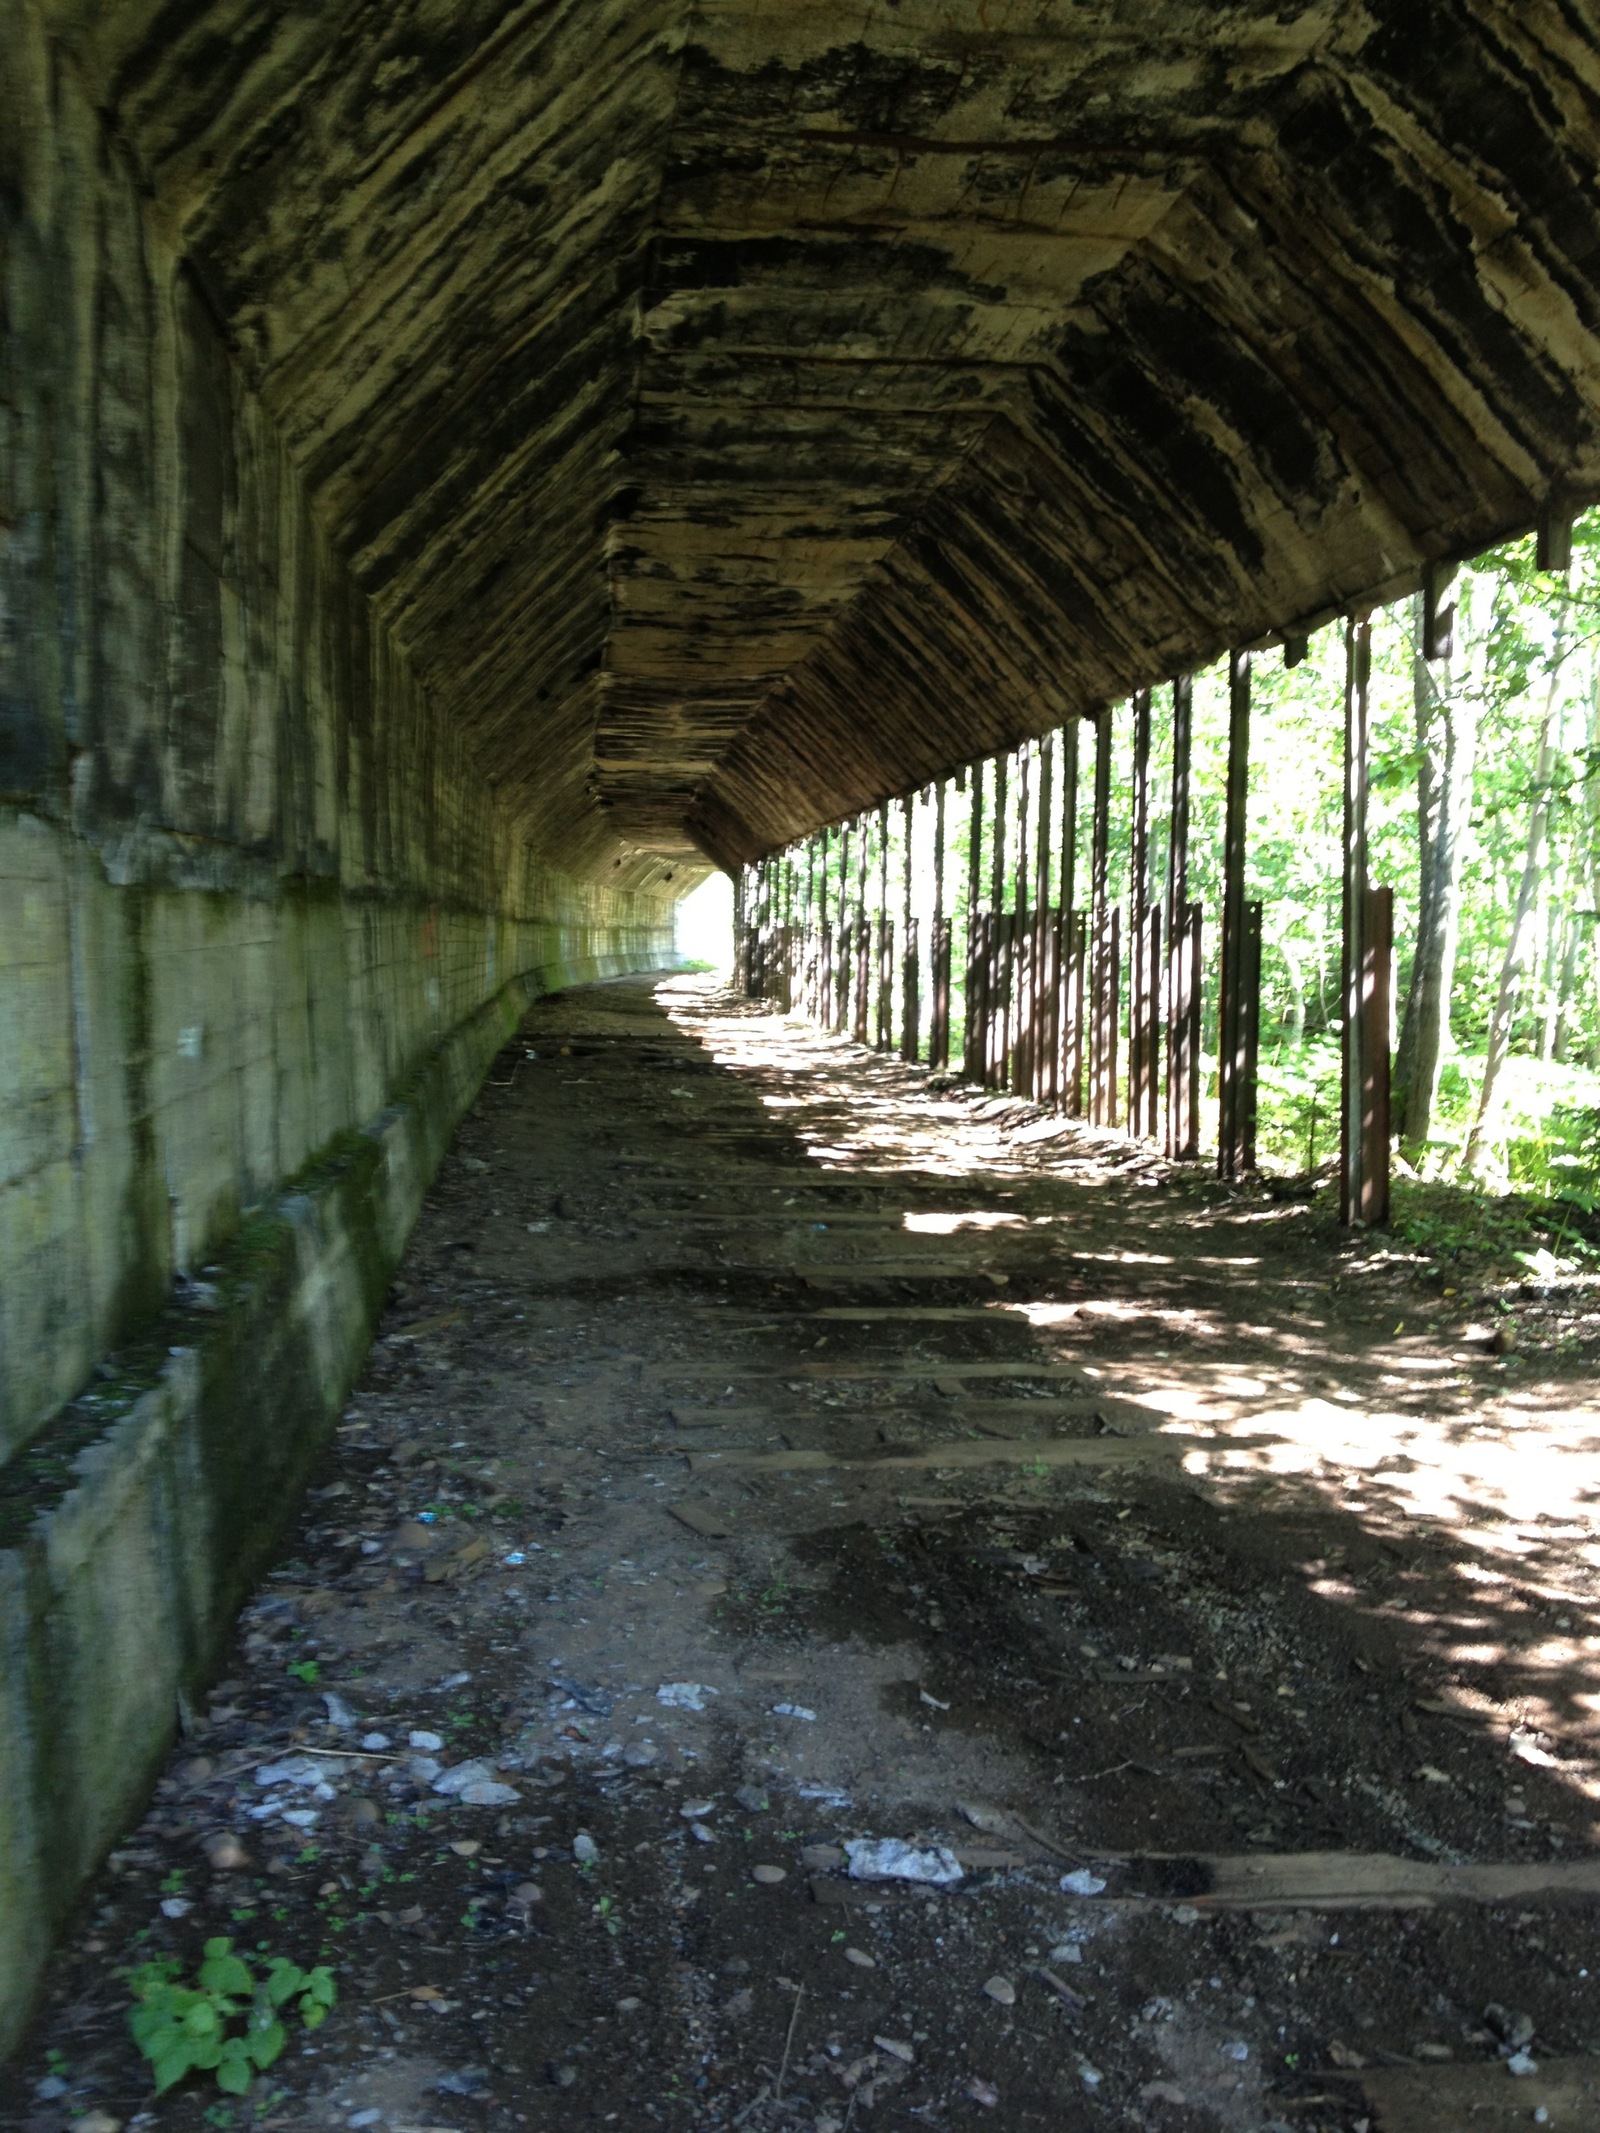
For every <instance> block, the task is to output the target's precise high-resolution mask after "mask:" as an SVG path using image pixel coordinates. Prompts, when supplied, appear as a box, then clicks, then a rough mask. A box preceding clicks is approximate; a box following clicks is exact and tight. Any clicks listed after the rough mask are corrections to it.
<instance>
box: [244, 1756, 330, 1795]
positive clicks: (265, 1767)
mask: <svg viewBox="0 0 1600 2133" xmlns="http://www.w3.org/2000/svg"><path fill="white" fill-rule="evenodd" d="M343 1768H344V1765H343V1763H341V1762H339V1761H338V1760H337V1759H336V1758H335V1757H332V1756H322V1757H320V1758H317V1759H315V1760H314V1759H313V1758H312V1757H311V1756H309V1755H288V1756H285V1757H284V1759H283V1761H282V1762H281V1763H263V1764H262V1765H261V1768H260V1769H259V1770H258V1771H257V1772H256V1783H257V1784H258V1785H260V1786H262V1787H263V1788H265V1787H266V1786H269V1785H320V1784H321V1783H322V1782H323V1780H324V1778H327V1777H330V1776H335V1777H336V1776H337V1775H338V1774H339V1773H340V1771H342V1770H343Z"/></svg>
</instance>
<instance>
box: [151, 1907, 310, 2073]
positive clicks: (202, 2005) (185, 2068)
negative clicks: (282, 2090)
mask: <svg viewBox="0 0 1600 2133" xmlns="http://www.w3.org/2000/svg"><path fill="white" fill-rule="evenodd" d="M182 1969H183V1966H182V1965H181V1963H179V1962H178V1961H177V1959H176V1958H175V1957H173V1956H163V1957H161V1958H159V1959H158V1960H156V1961H154V1962H148V1963H140V1964H139V1965H138V1967H137V1968H136V1969H133V1970H130V1971H129V1972H128V1985H129V1989H130V1990H131V1991H132V1993H133V1997H134V2000H135V2002H136V2004H135V2006H134V2007H133V2009H132V2010H131V2011H130V2013H129V2015H128V2027H129V2029H130V2030H131V2031H132V2032H133V2041H134V2043H135V2044H137V2045H138V2047H139V2049H140V2051H141V2052H142V2053H143V2054H144V2056H145V2058H147V2059H148V2060H149V2061H150V2066H151V2070H152V2072H153V2073H154V2075H155V2083H156V2094H157V2095H158V2096H161V2095H164V2094H165V2093H166V2091H167V2090H168V2089H170V2088H172V2087H173V2086H174V2085H175V2084H176V2083H177V2082H180V2081H181V2080H182V2079H183V2078H184V2076H185V2075H186V2074H189V2073H203V2074H215V2075H216V2077H217V2087H218V2088H219V2089H221V2090H222V2091H223V2092H224V2093H225V2094H226V2095H229V2096H243V2095H246V2094H247V2093H248V2091H249V2088H250V2084H251V2082H252V2081H253V2080H254V2079H255V2077H256V2075H257V2074H259V2073H265V2071H266V2069H267V2068H268V2067H269V2066H271V2065H272V2063H273V2061H274V2060H275V2059H276V2058H277V2057H278V2055H279V2054H280V2052H282V2050H283V2047H284V2045H285V2044H286V2043H287V2042H288V2035H287V2033H286V2031H285V2029H284V2026H283V2017H284V2015H285V2013H287V2012H289V2011H290V2010H289V2003H290V2002H291V2001H294V2002H295V2003H296V2007H295V2010H294V2011H296V2012H298V2014H299V2016H300V2021H301V2024H302V2026H303V2027H304V2028H306V2029H316V2028H317V2027H319V2025H320V2024H321V2023H323V2022H325V2021H326V2020H327V2018H328V2013H329V2010H330V2009H331V2008H332V2006H333V2004H334V2002H335V2000H336V1999H337V1998H338V1988H337V1987H336V1986H335V1984H334V1981H333V1972H332V1971H331V1970H330V1969H329V1968H328V1966H327V1965H326V1964H325V1963H322V1964H319V1965H318V1966H317V1967H316V1968H315V1969H314V1970H302V1969H300V1967H299V1966H298V1964H295V1963H291V1962H290V1961H288V1959H287V1958H286V1957H284V1956H281V1955H275V1956H273V1957H271V1958H270V1959H269V1961H268V1963H267V1966H266V1975H265V1976H264V1977H261V1978H258V1977H256V1976H255V1975H254V1974H253V1972H252V1971H251V1969H250V1966H249V1964H248V1963H247V1962H246V1961H245V1960H244V1958H243V1956H240V1955H235V1954H234V1952H233V1943H232V1941H230V1940H226V1939H218V1940H208V1941H207V1942H206V1944H205V1959H204V1961H203V1962H202V1963H201V1965H200V1969H199V1971H198V1973H197V1975H196V1979H195V1982H194V1984H193V1985H182V1984H180V1983H179V1982H178V1980H179V1978H180V1977H181V1975H182ZM240 2022H242V2023H243V2025H244V2026H243V2030H242V2032H241V2031H238V2030H236V2029H234V2027H233V2025H235V2024H236V2023H240Z"/></svg>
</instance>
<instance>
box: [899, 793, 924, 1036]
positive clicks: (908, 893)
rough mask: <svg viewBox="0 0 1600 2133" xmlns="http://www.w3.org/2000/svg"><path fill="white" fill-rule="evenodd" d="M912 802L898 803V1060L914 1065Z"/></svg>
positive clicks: (918, 983)
mask: <svg viewBox="0 0 1600 2133" xmlns="http://www.w3.org/2000/svg"><path fill="white" fill-rule="evenodd" d="M913 806H914V803H913V800H912V796H911V795H910V793H907V794H906V797H905V799H904V801H903V802H902V803H901V807H902V814H901V828H902V830H903V832H904V835H905V853H904V864H903V868H902V878H901V885H900V888H901V895H900V919H901V937H900V1057H901V1058H902V1059H903V1060H905V1061H906V1062H907V1064H908V1065H914V1064H915V1062H916V1061H917V1059H918V1058H920V1056H921V1051H922V971H921V967H920V964H919V961H918V955H917V949H918V941H917V931H918V928H917V915H916V912H915V911H914V910H913V909H912V895H913V886H914V884H913V870H912V865H911V845H912V832H913V829H914V827H915V821H914V815H913Z"/></svg>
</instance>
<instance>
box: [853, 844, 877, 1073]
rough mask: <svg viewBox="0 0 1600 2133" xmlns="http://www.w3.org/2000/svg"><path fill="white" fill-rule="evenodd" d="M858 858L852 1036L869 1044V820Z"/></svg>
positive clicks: (870, 1005)
mask: <svg viewBox="0 0 1600 2133" xmlns="http://www.w3.org/2000/svg"><path fill="white" fill-rule="evenodd" d="M857 845H858V849H857V858H856V931H855V966H856V967H855V999H854V1001H853V1003H852V1008H853V1011H852V1014H851V1017H850V1034H851V1035H852V1036H853V1037H854V1038H855V1040H856V1042H857V1044H865V1043H866V1042H867V1039H868V1035H869V1028H868V1025H869V1020H870V1016H871V1008H872V920H871V919H870V918H869V917H868V915H867V881H868V875H869V868H868V861H867V818H866V816H865V815H863V816H862V817H861V818H860V823H859V828H858V840H857Z"/></svg>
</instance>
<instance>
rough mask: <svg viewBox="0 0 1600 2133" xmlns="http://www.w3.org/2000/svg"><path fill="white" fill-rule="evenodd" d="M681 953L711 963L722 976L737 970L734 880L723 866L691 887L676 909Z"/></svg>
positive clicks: (678, 945) (688, 957)
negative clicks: (734, 941)
mask: <svg viewBox="0 0 1600 2133" xmlns="http://www.w3.org/2000/svg"><path fill="white" fill-rule="evenodd" d="M673 923H674V928H675V933H674V938H675V940H676V943H677V949H678V953H679V955H681V956H682V957H683V958H684V959H685V960H686V961H687V962H690V963H706V964H709V965H710V967H711V968H712V970H714V971H715V972H716V973H717V974H718V975H719V976H721V977H728V976H731V974H732V971H733V883H732V881H731V880H730V879H729V877H728V876H727V875H726V874H724V873H723V872H722V871H721V870H720V869H718V871H717V872H716V873H714V874H708V875H707V876H706V878H705V880H704V881H702V882H701V883H699V884H698V886H697V887H695V888H693V889H691V890H690V891H689V893H688V895H687V896H685V897H683V898H682V899H681V900H680V901H679V903H678V904H677V905H676V907H675V909H674V912H673Z"/></svg>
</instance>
